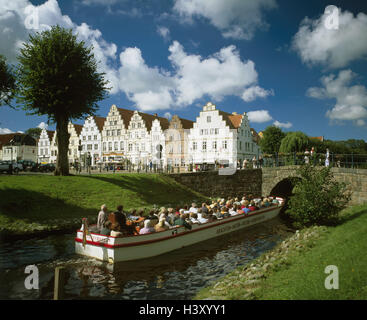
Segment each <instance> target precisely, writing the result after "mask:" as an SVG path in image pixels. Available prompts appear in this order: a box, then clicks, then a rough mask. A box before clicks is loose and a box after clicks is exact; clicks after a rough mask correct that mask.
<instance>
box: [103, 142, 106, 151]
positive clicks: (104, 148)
mask: <svg viewBox="0 0 367 320" xmlns="http://www.w3.org/2000/svg"><path fill="white" fill-rule="evenodd" d="M103 151H106V142H103Z"/></svg>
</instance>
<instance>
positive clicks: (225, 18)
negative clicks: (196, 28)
mask: <svg viewBox="0 0 367 320" xmlns="http://www.w3.org/2000/svg"><path fill="white" fill-rule="evenodd" d="M276 7H277V4H276V1H275V0H226V1H223V0H210V1H208V0H175V4H174V6H173V11H174V12H175V13H177V14H178V15H179V16H180V17H181V18H182V19H183V21H185V22H192V21H193V19H194V17H203V18H206V19H208V20H209V22H210V23H211V24H212V25H213V26H215V27H216V28H218V29H219V30H220V31H221V32H222V35H223V37H225V38H234V39H245V40H250V39H251V38H252V37H253V36H254V33H255V31H256V30H257V29H259V28H263V29H264V28H267V27H268V24H267V23H266V22H265V19H264V14H263V12H264V11H266V10H270V9H274V8H276Z"/></svg>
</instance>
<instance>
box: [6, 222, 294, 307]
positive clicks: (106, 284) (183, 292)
mask: <svg viewBox="0 0 367 320" xmlns="http://www.w3.org/2000/svg"><path fill="white" fill-rule="evenodd" d="M288 234H289V232H288V231H287V228H286V227H285V226H284V225H283V224H282V222H281V221H280V219H279V218H275V219H273V220H271V221H268V222H266V223H262V224H259V225H257V226H253V227H252V228H249V229H243V230H240V231H237V232H234V233H232V234H230V235H224V236H221V237H218V238H215V239H211V240H208V241H205V242H202V243H200V244H197V245H193V246H190V247H186V248H182V249H180V250H176V251H173V252H170V253H167V254H164V255H161V256H159V257H155V258H150V259H144V260H140V261H132V262H121V263H118V264H115V265H111V264H108V263H106V262H100V261H97V260H95V259H91V258H87V257H81V256H78V255H76V254H75V253H74V237H75V234H66V235H55V236H49V237H47V238H42V239H29V240H18V241H13V242H11V243H10V242H6V243H1V244H0V299H53V286H54V270H55V268H56V267H57V266H63V267H65V268H66V270H67V278H66V285H65V288H64V297H65V299H129V300H131V299H153V300H169V299H179V300H181V299H192V298H193V297H194V296H195V294H196V293H197V292H198V291H199V290H200V289H202V288H204V287H206V286H208V285H209V284H210V283H212V282H214V281H216V280H217V279H219V278H220V277H222V276H224V275H226V274H228V273H229V272H231V271H232V270H234V269H235V268H237V267H239V266H244V265H246V264H247V263H249V262H250V261H252V260H253V259H254V258H256V257H257V256H259V255H261V254H262V253H263V252H265V251H268V250H270V249H271V248H273V247H274V246H275V245H276V244H277V243H278V242H279V241H281V240H282V239H284V238H285V237H286V236H287V235H288ZM27 265H36V266H37V267H38V270H39V289H38V290H36V289H26V288H25V285H24V281H25V279H26V277H27V276H28V274H26V273H25V268H26V266H27Z"/></svg>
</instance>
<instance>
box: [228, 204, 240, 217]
mask: <svg viewBox="0 0 367 320" xmlns="http://www.w3.org/2000/svg"><path fill="white" fill-rule="evenodd" d="M228 213H229V214H230V215H231V217H232V216H236V215H238V212H237V205H236V204H235V205H233V206H231V207H230V208H229V210H228Z"/></svg>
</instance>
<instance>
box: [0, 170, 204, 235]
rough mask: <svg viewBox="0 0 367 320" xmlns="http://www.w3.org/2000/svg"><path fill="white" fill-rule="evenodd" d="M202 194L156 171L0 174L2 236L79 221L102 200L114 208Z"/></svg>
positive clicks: (173, 201) (92, 215)
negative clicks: (76, 174)
mask: <svg viewBox="0 0 367 320" xmlns="http://www.w3.org/2000/svg"><path fill="white" fill-rule="evenodd" d="M203 199H204V196H203V195H201V194H198V193H196V192H194V191H192V190H190V189H189V188H187V187H185V186H182V185H180V184H178V183H177V182H175V181H174V180H173V179H170V178H169V177H166V176H162V175H155V174H116V175H112V174H108V175H91V176H68V177H55V176H50V175H19V176H6V175H3V176H0V232H1V234H2V235H3V236H6V235H14V234H16V235H18V234H19V235H20V234H29V233H35V232H43V231H47V230H63V229H66V228H72V227H74V226H75V225H80V221H81V220H80V219H81V218H82V217H88V218H90V219H92V220H93V219H96V218H97V214H98V211H99V208H100V206H101V205H102V204H104V203H105V204H106V205H107V207H108V208H109V210H111V211H112V210H115V209H116V207H117V205H119V204H123V205H124V208H125V209H126V210H129V209H133V208H136V209H139V208H147V209H148V208H151V207H153V206H154V205H156V206H162V205H166V206H176V205H179V204H184V203H188V204H190V203H191V202H192V201H193V200H197V201H201V200H203Z"/></svg>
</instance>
